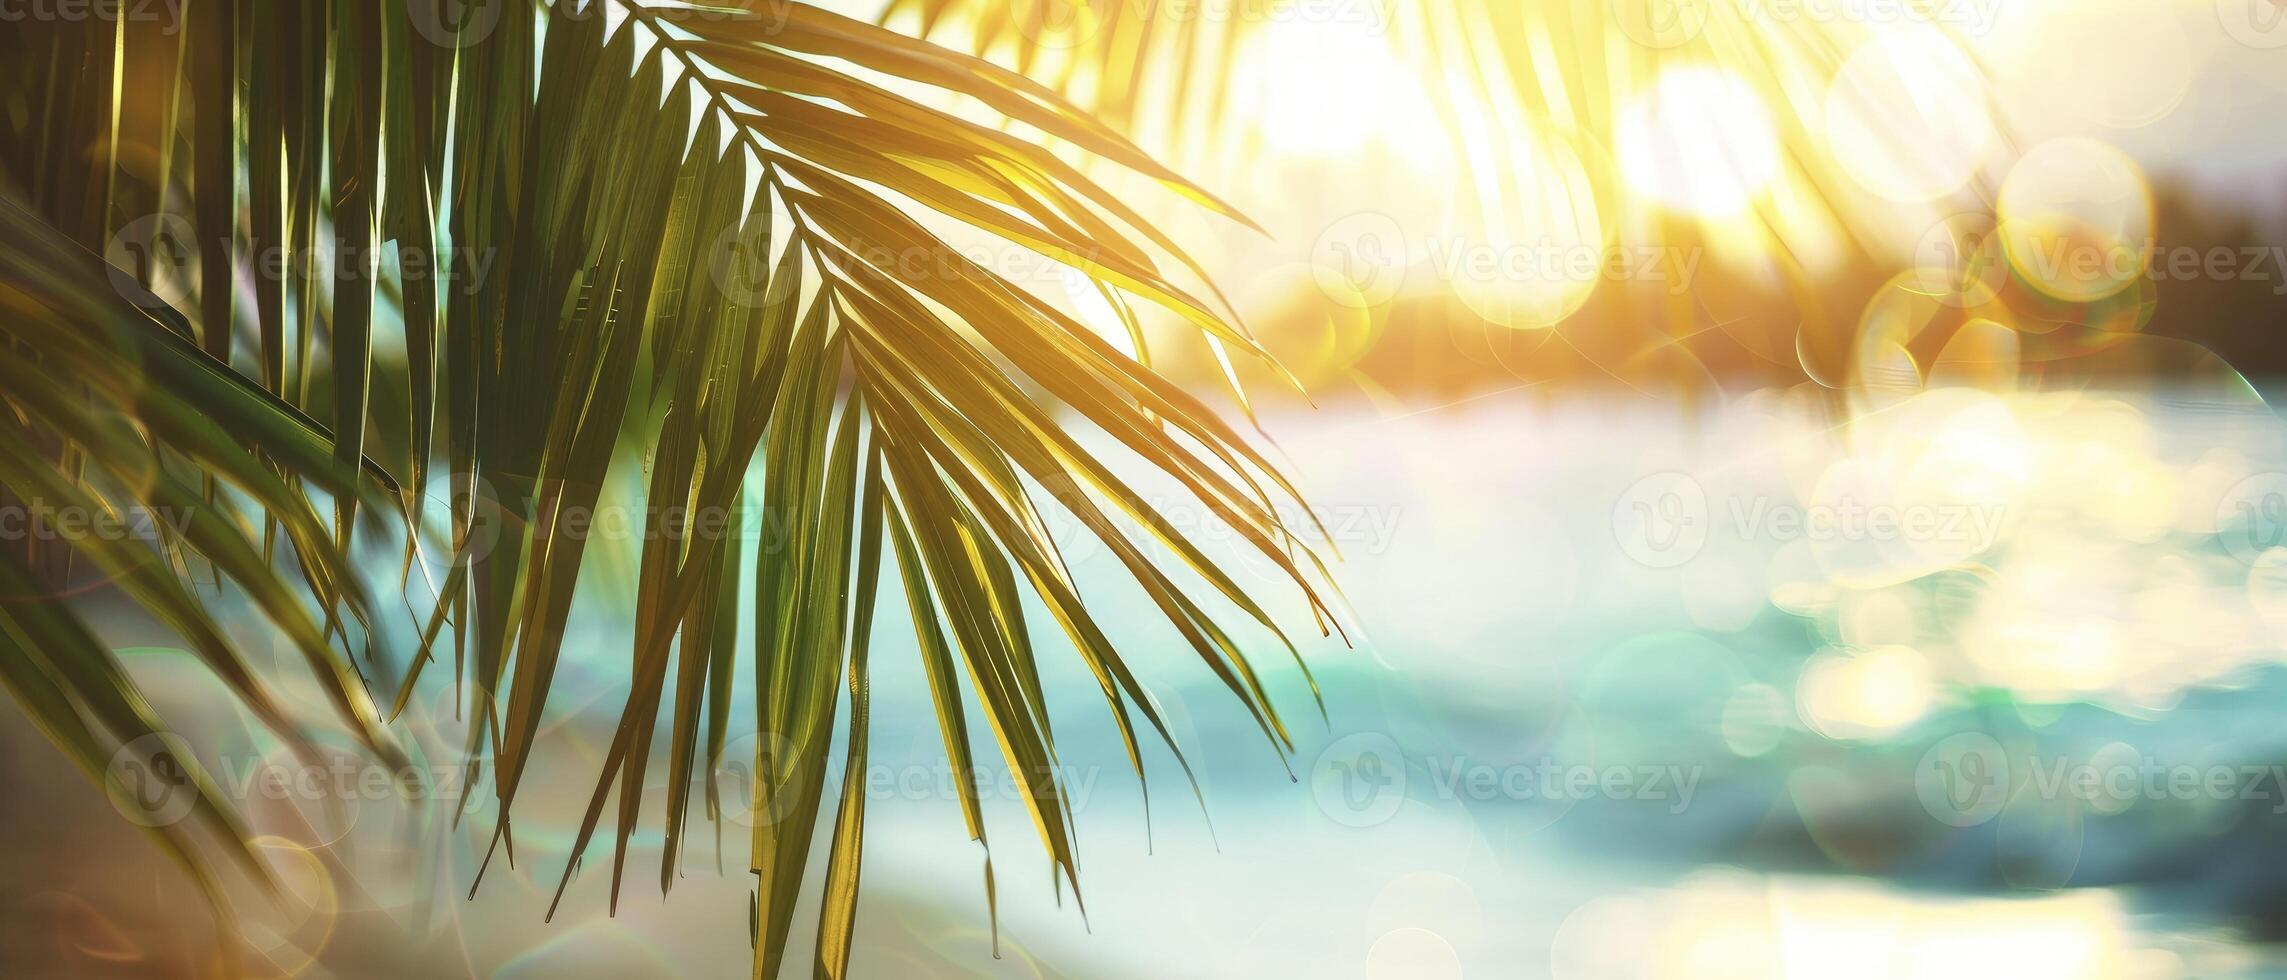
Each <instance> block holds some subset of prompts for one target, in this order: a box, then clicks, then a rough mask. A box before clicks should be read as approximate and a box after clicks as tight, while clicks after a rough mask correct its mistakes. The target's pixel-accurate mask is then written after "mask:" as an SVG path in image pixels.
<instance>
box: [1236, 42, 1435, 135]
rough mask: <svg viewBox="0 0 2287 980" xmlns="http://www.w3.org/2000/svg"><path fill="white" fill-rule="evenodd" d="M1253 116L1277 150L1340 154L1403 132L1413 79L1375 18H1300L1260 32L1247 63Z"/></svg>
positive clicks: (1411, 103)
mask: <svg viewBox="0 0 2287 980" xmlns="http://www.w3.org/2000/svg"><path fill="white" fill-rule="evenodd" d="M1241 65H1242V69H1241V73H1240V77H1241V78H1242V79H1244V80H1245V84H1244V85H1243V91H1247V92H1251V93H1254V94H1255V95H1256V96H1257V97H1258V98H1259V99H1260V102H1259V104H1258V105H1257V106H1255V107H1254V108H1255V110H1256V111H1255V112H1253V113H1251V115H1252V118H1253V119H1254V120H1255V121H1256V122H1257V123H1258V124H1259V126H1260V127H1261V132H1262V134H1263V136H1264V137H1265V138H1266V139H1267V140H1269V141H1270V144H1271V145H1272V147H1274V148H1276V149H1278V150H1282V151H1285V152H1288V153H1294V154H1324V155H1339V154H1344V153H1349V152H1354V151H1356V150H1358V149H1359V148H1361V147H1363V146H1365V145H1366V143H1367V142H1368V141H1369V140H1372V139H1374V138H1375V137H1376V136H1378V135H1383V134H1387V133H1391V132H1394V131H1397V130H1399V129H1403V128H1405V127H1403V126H1401V125H1399V124H1400V123H1402V122H1403V121H1404V120H1403V119H1402V118H1401V117H1402V116H1404V115H1405V114H1406V111H1407V110H1408V109H1409V108H1412V107H1413V106H1414V105H1415V104H1417V103H1418V102H1419V99H1418V98H1416V99H1412V100H1409V99H1407V98H1406V96H1407V95H1408V94H1409V92H1416V91H1418V88H1419V86H1418V84H1417V83H1416V82H1415V81H1414V78H1413V75H1412V73H1411V72H1410V71H1408V70H1407V68H1406V67H1405V66H1404V65H1403V64H1401V63H1400V62H1399V59H1398V56H1397V53H1396V51H1395V50H1393V49H1392V47H1391V46H1390V42H1389V38H1388V37H1387V36H1385V35H1384V34H1383V33H1382V32H1381V30H1380V29H1378V27H1377V26H1376V25H1375V24H1374V23H1372V22H1371V21H1369V20H1362V19H1347V18H1339V17H1337V18H1326V19H1310V18H1293V19H1286V20H1279V21H1275V22H1273V23H1271V24H1270V25H1268V27H1267V29H1265V30H1264V31H1262V32H1261V33H1259V34H1256V35H1255V36H1254V38H1253V39H1252V41H1251V43H1250V44H1249V47H1248V50H1247V52H1246V55H1245V57H1244V59H1243V60H1242V62H1241Z"/></svg>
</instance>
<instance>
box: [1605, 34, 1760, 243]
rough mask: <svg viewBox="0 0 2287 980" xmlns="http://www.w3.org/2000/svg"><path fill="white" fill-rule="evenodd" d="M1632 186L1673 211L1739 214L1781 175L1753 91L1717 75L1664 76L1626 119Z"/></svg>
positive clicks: (1624, 157)
mask: <svg viewBox="0 0 2287 980" xmlns="http://www.w3.org/2000/svg"><path fill="white" fill-rule="evenodd" d="M1618 144H1619V154H1620V168H1621V172H1622V174H1624V175H1625V176H1626V178H1627V181H1628V186H1630V187H1631V188H1633V189H1635V191H1636V192H1637V193H1639V194H1642V195H1644V196H1645V197H1648V198H1650V199H1652V200H1654V201H1657V202H1659V203H1661V204H1663V205H1666V206H1667V207H1670V208H1673V209H1676V210H1679V211H1686V212H1690V213H1693V214H1698V215H1703V216H1708V217H1720V216H1729V215H1734V214H1738V213H1740V212H1742V211H1745V210H1747V209H1748V207H1749V206H1751V205H1752V204H1753V203H1754V201H1755V198H1756V196H1757V195H1758V194H1760V193H1762V191H1763V190H1764V189H1765V188H1767V187H1769V186H1770V185H1771V182H1772V181H1773V180H1774V179H1776V178H1777V177H1778V175H1779V163H1780V158H1779V138H1778V134H1777V132H1776V131H1775V130H1774V129H1773V127H1772V125H1771V115H1770V112H1769V110H1768V109H1767V108H1766V107H1765V106H1764V104H1763V100H1762V98H1761V97H1760V96H1758V95H1757V94H1756V93H1755V89H1754V88H1753V87H1751V86H1749V85H1748V84H1747V83H1746V82H1745V81H1742V80H1741V79H1740V78H1739V77H1738V76H1737V75H1734V74H1732V73H1730V72H1726V71H1721V70H1717V69H1713V68H1677V69H1671V70H1669V71H1667V72H1664V73H1662V74H1661V75H1660V78H1659V81H1658V82H1656V83H1654V84H1653V86H1652V87H1651V89H1650V90H1649V91H1646V92H1645V93H1643V94H1642V95H1640V96H1638V97H1637V98H1636V100H1635V102H1634V103H1632V104H1631V105H1629V106H1628V108H1627V109H1626V111H1625V112H1624V113H1623V114H1622V115H1621V117H1620V124H1619V133H1618Z"/></svg>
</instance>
